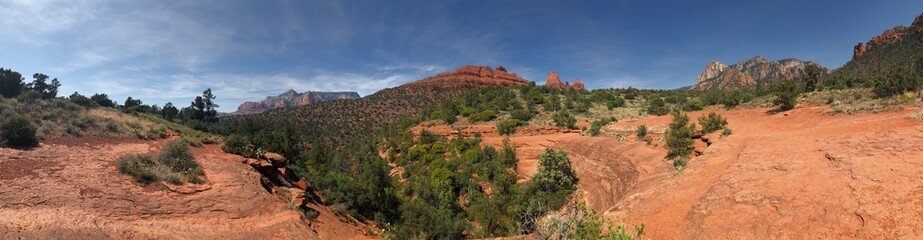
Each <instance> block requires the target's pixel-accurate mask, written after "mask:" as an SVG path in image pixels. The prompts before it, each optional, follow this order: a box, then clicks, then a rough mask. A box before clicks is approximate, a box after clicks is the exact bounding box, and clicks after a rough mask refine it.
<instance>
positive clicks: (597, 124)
mask: <svg viewBox="0 0 923 240" xmlns="http://www.w3.org/2000/svg"><path fill="white" fill-rule="evenodd" d="M614 121H615V118H614V117H613V118H607V119H600V120H596V121H593V122H592V123H591V124H590V130H589V132H588V133H589V134H590V136H594V137H595V136H599V132H600V129H602V127H603V126H605V125H608V124H609V123H612V122H614Z"/></svg>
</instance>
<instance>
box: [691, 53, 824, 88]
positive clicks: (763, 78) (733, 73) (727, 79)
mask: <svg viewBox="0 0 923 240" xmlns="http://www.w3.org/2000/svg"><path fill="white" fill-rule="evenodd" d="M807 64H816V63H812V62H804V61H801V60H798V59H794V58H789V59H783V60H779V61H769V60H766V59H765V58H763V57H761V56H756V57H754V58H751V59H747V60H744V61H741V62H738V63H737V64H734V65H730V66H728V65H726V64H723V63H721V62H718V61H711V62H709V63H708V65H706V66H705V70H704V71H702V73H701V74H699V77H698V78H697V79H696V84H695V85H693V86H692V89H695V90H710V89H718V90H725V91H727V90H733V89H737V88H745V87H752V86H755V85H756V84H758V83H770V82H776V81H782V80H796V81H799V80H801V77H802V76H803V75H804V67H805V66H806V65H807ZM818 66H819V65H818ZM821 68H822V69H824V70H825V71H827V70H826V68H824V67H823V66H821Z"/></svg>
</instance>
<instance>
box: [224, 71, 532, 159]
mask: <svg viewBox="0 0 923 240" xmlns="http://www.w3.org/2000/svg"><path fill="white" fill-rule="evenodd" d="M527 84H534V83H533V82H532V81H530V80H526V79H524V78H522V77H519V76H518V75H516V73H513V72H510V71H507V70H506V69H505V68H503V67H502V66H498V67H497V68H492V67H489V66H473V65H467V66H462V67H459V68H457V69H455V70H454V71H450V72H444V73H440V74H437V75H435V76H431V77H427V78H423V79H420V80H417V81H414V82H410V83H407V84H404V85H401V86H397V87H392V88H385V89H382V90H380V91H378V92H376V93H374V94H371V95H368V96H364V97H362V98H358V99H350V100H342V101H328V102H322V103H318V104H310V105H304V106H299V107H293V108H279V109H275V110H269V111H266V112H263V113H260V114H252V115H244V116H231V117H229V118H227V119H225V120H224V121H226V122H228V123H229V124H230V122H235V121H242V120H248V119H249V120H254V121H256V122H265V123H271V124H277V125H280V126H283V125H284V126H292V127H295V126H298V129H301V130H304V131H310V132H311V134H312V136H314V137H315V138H316V139H315V140H316V141H323V142H326V141H340V140H343V139H346V138H349V137H351V136H357V135H368V134H372V133H374V132H376V131H377V130H379V129H380V128H382V127H385V126H388V124H389V123H394V122H396V121H398V120H400V119H401V118H404V117H411V116H414V115H416V114H417V113H419V112H420V111H423V110H424V109H425V108H427V107H430V106H435V105H438V104H441V103H442V102H443V101H445V100H446V99H450V98H452V97H455V96H457V95H458V94H461V93H463V92H466V91H469V90H473V89H477V88H481V87H488V86H516V85H527ZM341 143H342V144H346V142H341Z"/></svg>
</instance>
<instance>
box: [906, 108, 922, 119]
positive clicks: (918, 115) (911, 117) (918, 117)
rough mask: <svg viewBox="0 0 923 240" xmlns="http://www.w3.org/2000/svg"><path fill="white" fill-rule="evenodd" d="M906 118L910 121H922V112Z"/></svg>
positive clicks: (911, 114)
mask: <svg viewBox="0 0 923 240" xmlns="http://www.w3.org/2000/svg"><path fill="white" fill-rule="evenodd" d="M907 118H909V119H911V120H918V121H923V110H920V111H916V112H913V113H910V115H907Z"/></svg>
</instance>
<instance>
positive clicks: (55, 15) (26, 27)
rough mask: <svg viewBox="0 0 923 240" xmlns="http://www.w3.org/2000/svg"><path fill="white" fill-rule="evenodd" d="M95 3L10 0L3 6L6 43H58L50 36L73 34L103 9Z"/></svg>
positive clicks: (0, 9)
mask: <svg viewBox="0 0 923 240" xmlns="http://www.w3.org/2000/svg"><path fill="white" fill-rule="evenodd" d="M96 3H97V2H95V1H83V0H74V1H54V0H8V1H2V2H0V12H2V13H3V17H0V28H2V29H3V30H4V34H8V35H7V37H6V38H5V39H12V40H14V41H18V42H20V43H24V44H28V45H37V46H43V45H48V44H53V43H55V42H54V41H53V40H51V39H50V36H49V35H50V34H55V33H58V32H61V31H66V30H70V29H72V28H73V27H75V26H77V25H80V24H82V23H84V22H86V21H88V20H90V19H92V18H94V17H95V16H96V13H97V11H96V10H101V9H103V8H102V6H100V5H97V4H96Z"/></svg>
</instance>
